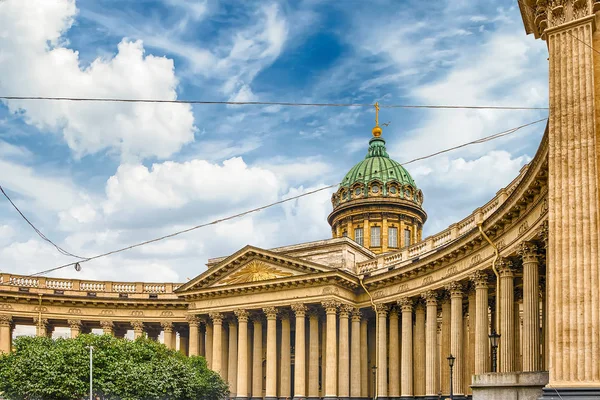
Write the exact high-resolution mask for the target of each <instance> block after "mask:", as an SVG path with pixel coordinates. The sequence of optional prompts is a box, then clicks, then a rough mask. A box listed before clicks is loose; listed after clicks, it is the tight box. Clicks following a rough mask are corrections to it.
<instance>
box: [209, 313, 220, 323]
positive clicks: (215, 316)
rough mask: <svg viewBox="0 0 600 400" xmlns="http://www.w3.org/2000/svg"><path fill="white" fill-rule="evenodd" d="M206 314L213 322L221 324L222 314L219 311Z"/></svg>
mask: <svg viewBox="0 0 600 400" xmlns="http://www.w3.org/2000/svg"><path fill="white" fill-rule="evenodd" d="M208 316H209V317H210V319H211V320H212V322H213V324H219V325H221V324H222V323H223V314H221V313H220V312H211V313H209V314H208Z"/></svg>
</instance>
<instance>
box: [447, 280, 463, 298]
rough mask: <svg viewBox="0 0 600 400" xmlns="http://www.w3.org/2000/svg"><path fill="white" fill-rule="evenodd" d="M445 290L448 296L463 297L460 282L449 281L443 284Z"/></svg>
mask: <svg viewBox="0 0 600 400" xmlns="http://www.w3.org/2000/svg"><path fill="white" fill-rule="evenodd" d="M445 288H446V290H447V291H448V292H449V293H450V297H451V298H452V297H460V298H462V297H463V293H464V287H463V285H462V284H461V283H460V282H450V283H449V284H447V285H446V286H445Z"/></svg>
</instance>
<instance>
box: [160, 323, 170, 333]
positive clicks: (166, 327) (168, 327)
mask: <svg viewBox="0 0 600 400" xmlns="http://www.w3.org/2000/svg"><path fill="white" fill-rule="evenodd" d="M160 326H162V328H163V330H164V331H165V332H173V322H171V321H162V322H161V323H160Z"/></svg>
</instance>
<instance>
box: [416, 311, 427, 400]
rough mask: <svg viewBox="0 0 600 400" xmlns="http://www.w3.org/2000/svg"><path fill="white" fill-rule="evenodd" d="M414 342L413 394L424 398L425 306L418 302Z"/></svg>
mask: <svg viewBox="0 0 600 400" xmlns="http://www.w3.org/2000/svg"><path fill="white" fill-rule="evenodd" d="M414 333H415V334H414V336H415V340H413V344H414V349H415V351H414V355H413V359H414V376H413V382H414V393H415V396H419V397H422V396H425V363H426V360H425V340H423V339H424V338H425V337H426V333H425V306H424V304H423V303H422V301H419V302H418V303H417V305H416V307H415V332H414Z"/></svg>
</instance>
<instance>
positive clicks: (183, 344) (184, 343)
mask: <svg viewBox="0 0 600 400" xmlns="http://www.w3.org/2000/svg"><path fill="white" fill-rule="evenodd" d="M177 333H179V352H180V353H181V354H183V355H184V356H188V355H189V347H190V328H189V327H187V326H180V327H178V328H177Z"/></svg>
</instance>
